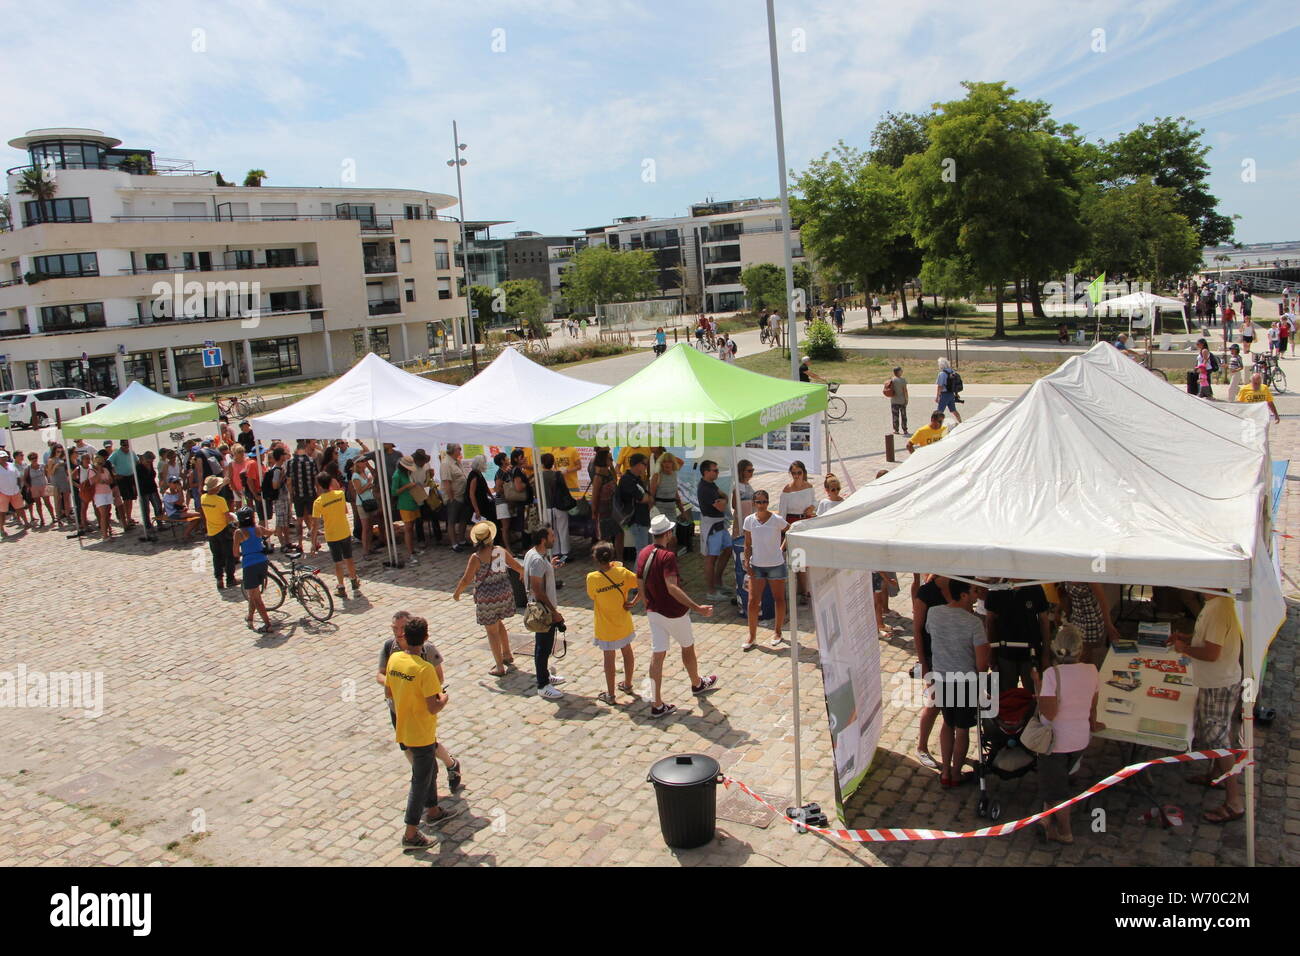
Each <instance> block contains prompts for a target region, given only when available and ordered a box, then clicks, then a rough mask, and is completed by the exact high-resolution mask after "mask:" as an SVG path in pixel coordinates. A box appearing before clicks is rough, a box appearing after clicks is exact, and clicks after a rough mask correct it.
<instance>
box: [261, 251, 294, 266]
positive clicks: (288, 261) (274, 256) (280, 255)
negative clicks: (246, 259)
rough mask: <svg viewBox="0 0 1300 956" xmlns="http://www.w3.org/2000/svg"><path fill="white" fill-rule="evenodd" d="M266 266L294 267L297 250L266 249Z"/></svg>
mask: <svg viewBox="0 0 1300 956" xmlns="http://www.w3.org/2000/svg"><path fill="white" fill-rule="evenodd" d="M266 264H267V266H268V267H270V268H274V267H276V266H296V265H297V264H298V250H297V249H267V250H266Z"/></svg>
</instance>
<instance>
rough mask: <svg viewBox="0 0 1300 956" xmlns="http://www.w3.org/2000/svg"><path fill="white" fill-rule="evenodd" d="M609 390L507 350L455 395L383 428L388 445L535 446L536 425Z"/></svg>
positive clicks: (412, 411)
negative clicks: (448, 443)
mask: <svg viewBox="0 0 1300 956" xmlns="http://www.w3.org/2000/svg"><path fill="white" fill-rule="evenodd" d="M608 388H609V386H608V385H600V384H597V383H595V382H585V381H583V380H581V379H577V378H572V377H571V376H568V375H564V374H563V373H561V372H556V371H553V370H551V369H549V368H546V367H545V366H542V365H538V364H537V363H536V362H534V361H532V360H531V359H529V358H527V357H526V356H525V355H523V353H521V352H520V351H519V350H518V349H514V348H507V349H503V350H502V351H501V354H500V355H498V356H497V357H496V358H495V359H493V360H492V362H491V363H490V364H489V365H488V366H487V368H485V369H483V371H481V372H479V373H478V375H476V376H474V377H473V378H472V379H470V380H469V381H468V382H466V383H465V384H464V385H462V386H461V387H460V388H458V389H456V391H455V393H454V394H450V395H445V396H440V397H436V398H434V399H431V400H427V401H424V402H421V403H420V404H418V405H414V406H411V407H408V408H406V409H404V410H402V411H401V412H400V413H398V414H395V415H391V416H389V417H388V419H387V420H386V421H385V422H384V424H383V426H382V428H383V433H384V440H385V441H393V442H398V443H401V442H406V443H408V444H409V443H411V442H428V443H432V442H434V441H440V442H453V441H454V442H461V443H474V444H485V445H487V444H493V445H516V446H520V445H522V446H532V445H533V444H534V442H533V423H534V422H536V421H538V420H539V419H541V418H544V417H545V416H547V415H551V414H553V413H555V412H558V411H560V410H561V409H565V408H568V407H569V406H570V405H577V404H578V403H580V402H585V401H587V400H588V399H590V398H592V397H594V396H596V395H599V394H600V393H601V392H604V391H605V390H606V389H608ZM390 436H391V437H390Z"/></svg>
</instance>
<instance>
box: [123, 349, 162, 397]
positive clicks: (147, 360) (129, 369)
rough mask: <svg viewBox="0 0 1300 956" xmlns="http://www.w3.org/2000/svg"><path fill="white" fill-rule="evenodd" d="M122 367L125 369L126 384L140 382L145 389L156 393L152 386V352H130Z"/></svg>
mask: <svg viewBox="0 0 1300 956" xmlns="http://www.w3.org/2000/svg"><path fill="white" fill-rule="evenodd" d="M123 366H124V367H125V369H126V380H127V381H128V382H140V383H141V384H142V385H144V386H145V387H146V388H152V389H154V391H157V388H156V387H155V386H154V374H153V353H152V352H132V353H131V354H130V355H128V356H127V357H126V361H125V362H124V363H123Z"/></svg>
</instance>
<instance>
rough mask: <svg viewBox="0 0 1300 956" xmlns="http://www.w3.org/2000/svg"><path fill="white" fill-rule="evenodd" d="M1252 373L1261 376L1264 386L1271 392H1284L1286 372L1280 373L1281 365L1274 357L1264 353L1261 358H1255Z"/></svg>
mask: <svg viewBox="0 0 1300 956" xmlns="http://www.w3.org/2000/svg"><path fill="white" fill-rule="evenodd" d="M1254 371H1256V372H1259V373H1260V375H1262V376H1263V378H1264V384H1265V385H1267V386H1268V387H1269V388H1271V389H1273V391H1275V392H1285V391H1286V372H1284V371H1282V365H1281V363H1280V362H1278V359H1277V356H1276V355H1273V354H1272V353H1267V352H1266V353H1264V354H1263V355H1262V356H1257V357H1256V359H1255V367H1254Z"/></svg>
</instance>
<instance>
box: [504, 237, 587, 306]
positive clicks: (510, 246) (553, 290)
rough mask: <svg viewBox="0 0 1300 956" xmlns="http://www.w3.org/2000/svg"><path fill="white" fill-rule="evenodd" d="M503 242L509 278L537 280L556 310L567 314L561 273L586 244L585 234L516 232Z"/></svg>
mask: <svg viewBox="0 0 1300 956" xmlns="http://www.w3.org/2000/svg"><path fill="white" fill-rule="evenodd" d="M502 244H503V246H504V253H505V265H506V275H507V278H510V279H533V280H535V281H536V282H538V283H539V284H540V285H541V287H542V292H543V293H545V295H546V297H547V298H548V299H549V300H550V302H551V307H552V309H553V310H554V311H555V312H556V314H559V315H564V314H566V313H567V312H568V309H567V308H566V307H565V305H564V300H563V299H562V298H561V297H560V291H561V283H562V279H561V277H562V276H563V274H564V270H565V269H566V268H568V265H569V262H570V261H571V260H572V258H573V255H574V253H575V252H577V251H578V250H579V249H582V248H584V247H585V246H586V244H587V240H586V238H585V237H582V236H543V235H542V234H541V233H538V232H517V233H515V235H514V238H513V239H505V240H502Z"/></svg>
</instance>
